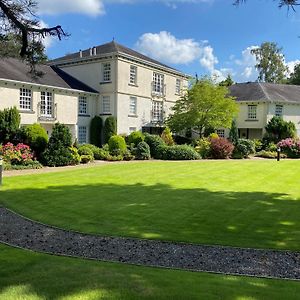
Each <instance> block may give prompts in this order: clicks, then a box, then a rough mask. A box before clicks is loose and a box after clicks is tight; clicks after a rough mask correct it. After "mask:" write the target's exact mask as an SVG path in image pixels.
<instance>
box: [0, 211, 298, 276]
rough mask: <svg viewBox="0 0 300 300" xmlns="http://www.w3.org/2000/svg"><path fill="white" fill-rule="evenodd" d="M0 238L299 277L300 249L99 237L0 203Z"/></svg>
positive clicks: (144, 260) (119, 258)
mask: <svg viewBox="0 0 300 300" xmlns="http://www.w3.org/2000/svg"><path fill="white" fill-rule="evenodd" d="M0 242H2V243H4V244H7V245H10V246H14V247H18V248H22V249H28V250H33V251H37V252H42V253H48V254H54V255H60V256H70V257H80V258H87V259H94V260H102V261H110V262H121V263H128V264H135V265H143V266H152V267H164V268H171V269H184V270H188V271H203V272H212V273H222V274H231V275H246V276H256V277H267V278H281V279H294V280H300V252H292V251H277V250H264V249H248V248H235V247H222V246H206V245H196V244H185V243H172V242H165V241H156V240H139V239H134V238H122V237H104V236H99V235H91V234H84V233H79V232H74V231H67V230H63V229H59V228H56V227H51V226H48V225H43V224H41V223H38V222H35V221H32V220H30V219H27V218H24V217H22V216H20V215H18V214H16V213H13V212H12V211H10V210H8V209H6V208H4V207H0Z"/></svg>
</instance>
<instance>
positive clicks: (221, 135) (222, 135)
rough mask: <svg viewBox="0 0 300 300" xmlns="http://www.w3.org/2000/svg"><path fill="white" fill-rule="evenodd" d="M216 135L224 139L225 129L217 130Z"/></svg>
mask: <svg viewBox="0 0 300 300" xmlns="http://www.w3.org/2000/svg"><path fill="white" fill-rule="evenodd" d="M217 135H218V136H219V137H221V138H224V137H225V129H217Z"/></svg>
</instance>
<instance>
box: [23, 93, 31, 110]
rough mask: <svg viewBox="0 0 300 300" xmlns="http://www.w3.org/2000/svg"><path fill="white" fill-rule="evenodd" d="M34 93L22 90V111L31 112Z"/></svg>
mask: <svg viewBox="0 0 300 300" xmlns="http://www.w3.org/2000/svg"><path fill="white" fill-rule="evenodd" d="M31 100H32V92H31V90H29V89H23V88H21V89H20V109H24V110H31V108H32V105H31Z"/></svg>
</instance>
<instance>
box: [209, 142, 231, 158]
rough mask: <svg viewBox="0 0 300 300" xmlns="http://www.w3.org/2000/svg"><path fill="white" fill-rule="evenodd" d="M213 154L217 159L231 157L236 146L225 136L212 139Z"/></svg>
mask: <svg viewBox="0 0 300 300" xmlns="http://www.w3.org/2000/svg"><path fill="white" fill-rule="evenodd" d="M210 143H211V146H210V147H211V156H212V158H216V159H224V158H230V156H231V154H232V151H233V149H234V146H233V145H232V144H231V143H230V142H229V141H228V140H227V139H225V138H214V139H211V141H210Z"/></svg>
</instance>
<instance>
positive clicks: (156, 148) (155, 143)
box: [145, 134, 166, 159]
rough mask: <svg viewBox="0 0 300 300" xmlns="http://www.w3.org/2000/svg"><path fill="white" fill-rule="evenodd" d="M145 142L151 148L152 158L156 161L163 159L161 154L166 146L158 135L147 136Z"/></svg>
mask: <svg viewBox="0 0 300 300" xmlns="http://www.w3.org/2000/svg"><path fill="white" fill-rule="evenodd" d="M145 142H146V143H147V144H148V145H149V147H150V153H151V156H152V157H153V158H156V159H159V158H161V152H162V151H163V147H165V146H166V144H165V142H164V141H163V140H162V138H161V137H160V136H158V135H153V134H145Z"/></svg>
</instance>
